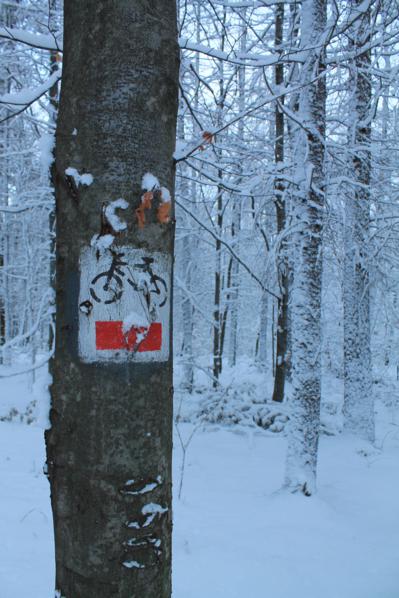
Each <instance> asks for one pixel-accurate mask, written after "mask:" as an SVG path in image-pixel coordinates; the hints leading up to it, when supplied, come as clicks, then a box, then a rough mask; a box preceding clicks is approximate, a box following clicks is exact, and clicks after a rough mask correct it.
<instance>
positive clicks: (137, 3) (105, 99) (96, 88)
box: [46, 0, 178, 598]
mask: <svg viewBox="0 0 399 598" xmlns="http://www.w3.org/2000/svg"><path fill="white" fill-rule="evenodd" d="M176 37H177V34H176V12H175V2H174V0H153V1H152V2H148V1H147V0H118V2H111V1H109V0H106V1H101V2H99V1H98V0H87V1H86V2H80V1H79V0H69V1H68V2H66V3H65V34H64V72H63V82H62V90H61V100H60V113H59V118H58V126H57V135H56V173H55V176H56V206H57V255H56V275H57V276H56V296H57V325H56V329H57V340H56V354H55V359H54V360H53V363H52V375H53V385H52V408H51V424H52V427H51V429H50V430H49V431H48V432H47V434H46V441H47V465H48V473H49V478H50V483H51V499H52V507H53V514H54V528H55V545H56V589H57V591H58V592H59V595H60V596H63V597H65V598H89V597H94V596H95V597H96V598H111V597H115V598H116V597H118V598H139V597H140V598H166V597H169V596H170V594H171V579H170V559H171V451H172V359H171V356H172V347H171V346H170V353H169V355H170V357H169V360H168V361H166V362H158V363H137V362H135V360H134V357H132V358H130V359H129V360H127V361H125V362H121V363H104V362H102V363H98V362H97V363H83V362H82V361H81V359H80V358H79V353H78V321H79V305H78V297H79V256H80V254H81V251H82V250H83V249H84V248H86V247H88V246H89V245H90V241H91V239H92V237H93V236H94V235H96V234H98V233H100V226H101V213H102V206H103V204H104V203H105V202H109V201H113V200H116V199H118V198H124V199H125V200H126V201H127V202H128V203H129V208H128V209H127V210H125V211H124V212H123V218H124V220H125V221H126V222H127V229H126V231H123V232H122V233H120V234H119V235H118V236H117V237H116V241H115V245H116V248H117V246H118V245H119V246H123V245H124V246H127V245H129V246H131V247H137V248H143V249H145V250H146V251H148V253H149V254H151V252H161V253H164V254H172V251H173V239H174V224H173V219H172V221H171V222H170V223H169V224H159V223H157V222H156V218H155V216H154V214H153V213H150V212H149V214H148V215H147V216H146V218H147V224H146V226H145V227H144V228H142V229H141V228H139V227H138V225H137V219H136V215H135V209H136V208H137V207H138V206H139V205H140V202H141V199H140V198H141V195H142V191H141V180H142V177H143V175H144V174H145V173H146V172H151V173H153V174H154V175H155V176H156V177H158V179H159V181H160V182H161V185H164V186H165V187H167V188H168V189H169V190H170V191H171V192H173V184H174V183H173V180H174V167H173V159H172V155H173V151H174V145H175V128H176V112H177V87H178V49H177V42H176ZM69 167H73V168H76V169H77V170H78V172H79V173H82V172H85V173H91V174H92V175H93V178H94V181H93V183H92V184H91V185H90V186H83V185H80V186H78V187H77V189H73V188H72V189H71V184H70V183H71V181H68V179H66V177H65V170H66V169H67V168H69ZM172 195H173V193H172ZM163 275H164V278H165V279H167V280H170V278H171V272H165V273H163ZM170 304H171V303H170ZM88 317H89V316H88ZM57 595H58V594H57Z"/></svg>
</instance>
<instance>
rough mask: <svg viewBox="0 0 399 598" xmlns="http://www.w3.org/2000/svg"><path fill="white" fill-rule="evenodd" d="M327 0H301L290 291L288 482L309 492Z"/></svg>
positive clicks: (314, 429) (316, 377)
mask: <svg viewBox="0 0 399 598" xmlns="http://www.w3.org/2000/svg"><path fill="white" fill-rule="evenodd" d="M326 10H327V3H326V0H305V1H304V2H303V3H302V21H301V46H302V48H303V55H304V56H306V60H305V62H304V64H303V68H302V74H301V79H302V83H303V88H302V90H301V95H300V104H299V117H300V119H301V120H302V122H303V125H304V127H305V128H306V134H304V136H303V142H304V143H305V144H306V150H307V151H306V155H305V159H304V161H303V165H302V166H303V168H302V179H301V181H298V182H299V184H300V190H299V193H298V195H297V196H296V198H295V207H294V209H295V216H296V225H297V227H298V232H297V234H296V239H295V246H296V259H295V266H296V270H295V282H294V288H293V291H292V293H293V296H292V303H293V306H292V350H293V372H292V397H291V416H290V426H289V435H288V452H287V463H286V480H285V483H286V486H287V487H288V488H289V489H290V490H292V491H294V492H295V491H300V492H303V493H304V494H306V495H310V494H312V493H313V492H314V490H315V484H316V466H317V452H318V440H319V424H320V389H321V360H320V351H321V328H320V324H321V317H320V314H321V309H320V307H321V279H322V277H321V274H322V223H323V206H324V191H323V188H324V169H323V162H324V135H325V100H326V87H325V79H324V77H323V72H324V70H325V66H324V60H325V58H324V57H325V48H324V43H323V33H324V30H325V27H326Z"/></svg>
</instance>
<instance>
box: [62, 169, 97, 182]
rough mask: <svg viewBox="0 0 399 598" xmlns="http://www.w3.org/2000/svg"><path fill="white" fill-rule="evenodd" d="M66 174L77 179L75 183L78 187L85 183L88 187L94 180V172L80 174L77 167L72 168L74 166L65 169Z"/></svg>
mask: <svg viewBox="0 0 399 598" xmlns="http://www.w3.org/2000/svg"><path fill="white" fill-rule="evenodd" d="M65 174H67V175H68V176H71V177H72V178H73V180H74V181H75V185H76V186H77V187H79V185H85V186H86V187H88V186H89V185H91V184H92V182H93V181H94V178H93V175H92V174H90V173H89V172H85V173H83V174H79V172H78V171H77V170H76V168H72V166H69V167H68V168H67V169H66V170H65Z"/></svg>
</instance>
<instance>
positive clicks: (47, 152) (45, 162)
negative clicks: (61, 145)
mask: <svg viewBox="0 0 399 598" xmlns="http://www.w3.org/2000/svg"><path fill="white" fill-rule="evenodd" d="M54 144H55V139H54V135H52V134H51V133H45V134H44V135H42V136H41V137H40V139H39V149H40V161H41V163H42V167H43V172H46V173H47V172H48V171H49V169H50V166H51V165H52V163H53V162H54V154H53V150H54Z"/></svg>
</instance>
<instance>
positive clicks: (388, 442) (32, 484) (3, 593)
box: [0, 378, 399, 598]
mask: <svg viewBox="0 0 399 598" xmlns="http://www.w3.org/2000/svg"><path fill="white" fill-rule="evenodd" d="M39 383H40V379H39ZM39 383H38V384H39ZM39 386H40V384H39ZM26 388H27V387H26V384H25V383H23V382H22V381H21V380H20V379H18V378H13V379H12V380H11V379H8V380H7V381H5V380H2V381H0V397H1V401H2V402H3V405H4V404H5V403H7V409H3V407H0V417H2V416H3V417H4V415H5V412H8V410H9V408H12V405H13V404H14V405H16V407H17V408H18V409H19V408H21V406H23V405H28V404H29V402H30V400H31V397H30V398H29V396H27V395H28V394H29V393H28V391H27V390H26ZM0 405H1V403H0ZM398 420H399V416H398V417H397V414H396V412H394V411H393V409H392V406H389V405H388V406H386V404H385V406H384V404H383V403H382V402H379V404H378V424H379V425H378V440H377V443H376V447H371V446H368V445H367V444H365V443H363V442H361V441H359V440H357V439H354V438H350V437H344V436H342V435H338V436H323V437H322V439H321V446H320V461H319V483H318V488H319V491H318V494H317V496H314V497H311V498H305V497H303V496H297V495H289V494H286V493H284V492H281V491H280V487H281V484H282V479H283V471H284V456H285V439H284V437H283V435H282V434H273V433H271V432H265V431H263V430H261V429H257V428H245V427H243V426H240V428H238V431H234V428H225V427H217V426H215V425H212V426H207V427H206V428H204V427H197V428H194V427H193V425H192V424H189V423H179V424H178V430H179V433H180V436H181V439H182V440H183V443H184V442H185V441H186V440H187V439H190V437H191V440H190V441H189V444H188V446H187V447H186V462H185V467H184V472H183V480H182V488H181V497H180V499H179V497H178V490H179V486H180V483H181V475H182V471H181V465H182V456H183V454H182V448H181V441H180V439H179V436H178V435H177V434H176V438H175V455H174V467H175V504H174V521H175V523H174V571H173V581H174V598H222V597H223V598H224V597H226V598H264V597H265V596H270V597H271V598H398V597H399V475H398V474H399V421H398ZM44 460H45V453H44V441H43V430H42V429H41V428H39V427H37V426H36V425H35V424H31V425H27V424H26V423H21V422H20V421H18V418H16V419H14V420H13V421H11V422H9V421H1V422H0V538H1V542H0V598H53V592H52V588H53V575H54V565H53V541H52V521H51V511H50V502H49V486H48V482H47V479H46V478H45V477H44V475H43V473H42V468H43V463H44Z"/></svg>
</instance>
